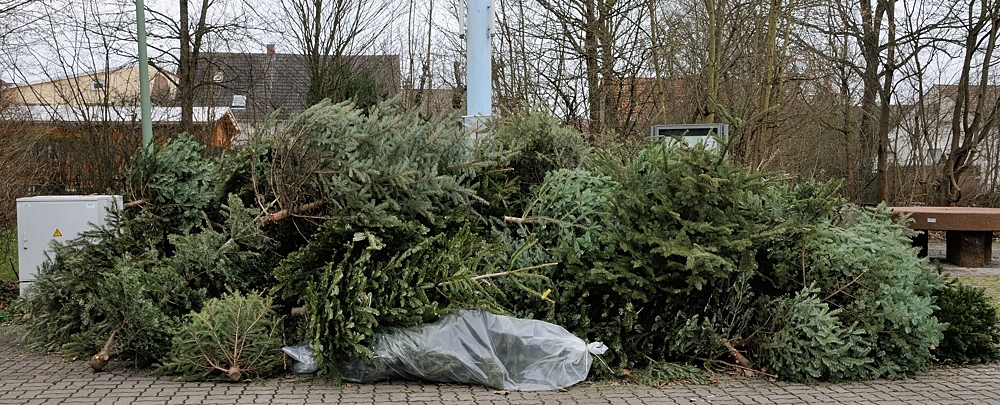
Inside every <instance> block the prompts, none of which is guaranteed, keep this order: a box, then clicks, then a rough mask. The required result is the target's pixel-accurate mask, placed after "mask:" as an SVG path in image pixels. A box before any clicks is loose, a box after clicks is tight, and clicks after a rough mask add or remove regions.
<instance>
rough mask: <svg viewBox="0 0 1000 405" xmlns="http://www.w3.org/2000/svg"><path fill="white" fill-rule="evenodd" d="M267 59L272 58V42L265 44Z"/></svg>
mask: <svg viewBox="0 0 1000 405" xmlns="http://www.w3.org/2000/svg"><path fill="white" fill-rule="evenodd" d="M267 60H274V44H267Z"/></svg>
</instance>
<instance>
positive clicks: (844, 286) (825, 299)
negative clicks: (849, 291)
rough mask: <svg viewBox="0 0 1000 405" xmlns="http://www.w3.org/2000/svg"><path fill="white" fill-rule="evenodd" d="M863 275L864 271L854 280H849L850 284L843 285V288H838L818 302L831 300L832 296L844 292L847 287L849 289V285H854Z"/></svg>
mask: <svg viewBox="0 0 1000 405" xmlns="http://www.w3.org/2000/svg"><path fill="white" fill-rule="evenodd" d="M863 275H865V272H864V271H862V272H861V274H858V276H857V277H855V278H854V280H851V282H850V283H847V284H844V285H843V286H841V287H840V288H838V289H837V291H834V292H833V293H832V294H830V295H827V296H826V298H823V301H820V302H826V301H827V300H829V299H830V298H833V296H834V295H837V294H839V293H840V292H841V291H844V289H846V288H847V287H850V286H851V284H854V283H856V282H857V281H858V279H860V278H861V276H863Z"/></svg>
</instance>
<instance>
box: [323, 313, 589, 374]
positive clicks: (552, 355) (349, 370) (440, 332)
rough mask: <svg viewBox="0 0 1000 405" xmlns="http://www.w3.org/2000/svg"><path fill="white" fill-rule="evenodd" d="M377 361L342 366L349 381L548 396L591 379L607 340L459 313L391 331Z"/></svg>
mask: <svg viewBox="0 0 1000 405" xmlns="http://www.w3.org/2000/svg"><path fill="white" fill-rule="evenodd" d="M372 350H373V352H374V357H373V359H372V361H371V362H367V361H365V360H362V359H353V360H348V361H346V362H344V363H342V364H341V370H340V371H341V378H342V379H343V380H346V381H352V382H360V383H369V382H375V381H383V380H393V379H407V380H422V381H434V382H445V383H464V384H481V385H485V386H489V387H493V388H498V389H505V390H521V391H545V390H555V389H560V388H565V387H569V386H571V385H574V384H576V383H578V382H580V381H583V380H584V379H586V378H587V373H589V372H590V366H591V362H592V355H593V354H603V353H604V351H605V350H607V347H606V346H604V345H603V344H602V343H600V342H595V343H591V344H589V345H588V344H587V343H585V342H584V341H583V340H582V339H580V338H578V337H576V336H574V335H573V334H572V333H569V332H568V331H566V329H565V328H563V327H561V326H558V325H554V324H551V323H548V322H543V321H538V320H531V319H519V318H513V317H509V316H503V315H495V314H491V313H488V312H485V311H459V312H458V313H453V314H449V315H446V316H444V317H442V318H441V319H440V320H438V321H437V322H434V323H429V324H424V325H418V326H414V327H410V328H390V329H387V330H386V331H384V333H382V334H380V335H379V336H378V337H377V338H376V340H375V342H374V344H373V346H372Z"/></svg>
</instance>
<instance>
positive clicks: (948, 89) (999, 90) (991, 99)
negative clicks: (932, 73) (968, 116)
mask: <svg viewBox="0 0 1000 405" xmlns="http://www.w3.org/2000/svg"><path fill="white" fill-rule="evenodd" d="M985 90H986V91H985V96H986V103H985V108H986V110H987V111H990V110H992V109H994V108H995V107H996V106H997V102H998V101H1000V86H986V88H985ZM934 91H936V92H937V93H938V94H940V95H941V96H943V97H947V98H949V99H951V100H953V101H955V100H958V85H956V84H937V85H934V87H932V88H931V89H930V90H929V91H928V93H933V92H934ZM978 99H979V86H974V85H970V86H969V103H970V104H975V103H976V101H977V100H978Z"/></svg>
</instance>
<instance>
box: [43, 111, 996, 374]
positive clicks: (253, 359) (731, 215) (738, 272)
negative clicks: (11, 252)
mask: <svg viewBox="0 0 1000 405" xmlns="http://www.w3.org/2000/svg"><path fill="white" fill-rule="evenodd" d="M255 133H256V135H255V137H254V139H252V140H251V141H250V142H249V143H248V144H246V145H245V146H244V147H242V148H240V149H238V150H236V151H233V152H229V153H224V154H222V155H220V156H214V157H206V156H204V151H203V149H202V147H201V146H200V145H199V144H198V143H197V142H196V141H195V140H193V139H192V138H191V137H188V136H179V137H177V138H176V139H172V140H169V141H166V142H164V143H162V144H160V145H155V146H152V147H149V148H148V149H144V150H142V151H140V152H139V153H138V154H137V155H136V156H135V158H134V159H133V160H132V162H131V163H130V165H129V167H128V168H127V170H126V172H125V174H124V183H125V190H124V192H123V194H124V196H125V200H126V201H128V203H127V204H125V207H123V208H122V209H121V210H120V211H115V212H111V213H109V215H110V220H109V225H108V226H105V227H103V228H99V229H94V230H92V231H89V232H87V233H85V234H84V235H82V236H81V237H80V238H77V239H75V240H73V241H71V242H69V243H67V244H65V245H58V246H54V247H53V249H54V254H53V256H52V257H51V260H49V261H48V262H47V263H46V264H45V265H44V266H43V267H42V268H41V269H39V275H38V279H37V282H35V283H34V285H33V286H31V287H30V290H29V294H28V296H27V298H26V300H25V301H26V308H27V310H28V314H29V316H30V317H31V321H30V322H28V323H27V327H26V329H25V330H26V337H27V339H28V340H29V341H30V342H31V343H32V345H33V346H34V347H36V348H38V349H41V350H47V351H59V352H62V353H63V354H65V355H67V356H86V357H87V358H91V359H92V360H91V364H92V366H93V367H94V368H95V369H102V368H104V367H105V366H106V365H107V362H108V361H109V360H111V359H113V358H114V357H116V356H117V357H119V358H122V359H127V360H128V361H129V362H130V364H143V365H149V366H153V367H155V368H156V369H157V370H159V371H160V372H163V373H167V374H174V375H179V376H181V377H182V378H187V379H202V378H227V379H230V380H234V381H237V380H242V379H246V378H254V377H265V376H270V375H273V374H276V373H280V372H283V370H284V369H285V368H286V363H287V362H286V361H285V360H284V357H283V356H284V355H283V353H282V352H281V348H282V346H289V345H299V344H302V343H307V344H309V346H310V347H312V348H313V355H314V357H315V360H316V362H317V364H318V367H319V370H320V371H321V372H326V373H331V374H334V375H337V374H338V373H340V372H341V371H342V370H341V369H342V366H343V365H344V364H347V363H349V362H351V361H357V360H359V359H360V360H362V361H368V360H370V359H371V357H372V350H373V347H374V344H375V342H376V339H377V337H379V336H380V335H381V334H382V333H384V332H385V331H387V330H394V329H391V328H401V327H408V326H415V325H421V324H426V323H428V322H433V321H436V320H438V319H439V318H441V317H442V316H444V315H446V314H451V313H456V312H458V311H460V310H465V309H475V310H482V311H488V312H492V313H496V314H503V315H511V316H515V317H519V318H531V319H538V320H544V321H548V322H551V323H554V324H556V325H560V326H563V327H565V328H566V329H567V330H568V331H569V332H571V333H573V334H575V335H576V336H578V337H579V338H581V339H582V340H584V341H587V342H592V341H603V342H604V343H606V344H607V345H608V347H609V348H610V350H609V351H608V352H607V353H605V354H604V355H603V362H602V364H604V365H606V366H602V367H594V368H593V369H592V370H591V376H592V377H596V378H601V377H612V378H622V377H623V376H626V375H632V374H635V373H636V372H637V371H638V370H653V369H655V368H656V367H658V366H660V365H662V364H668V363H686V364H697V365H699V366H708V367H709V368H711V367H713V366H728V367H736V368H741V369H745V370H752V371H758V372H763V373H767V374H769V375H775V376H777V377H779V378H782V379H789V380H813V379H864V378H876V377H898V376H904V375H908V374H912V373H913V372H915V371H917V370H920V369H921V368H922V367H925V366H926V365H927V364H928V363H929V362H930V361H932V360H935V359H937V360H950V361H955V362H968V361H987V360H991V359H996V358H997V357H998V352H997V346H996V344H997V342H998V341H1000V340H998V337H997V336H998V335H997V330H996V314H995V311H994V310H993V309H992V307H990V306H989V304H988V303H987V302H986V299H985V297H984V296H983V294H982V291H977V290H974V289H970V288H968V287H965V286H961V285H958V284H954V283H945V282H944V279H943V278H942V277H941V276H939V275H938V273H937V272H936V271H935V270H934V269H933V268H931V267H930V266H928V264H927V261H926V260H925V259H920V258H918V257H917V253H916V250H914V249H913V248H911V247H910V243H909V239H908V236H909V234H908V232H909V231H907V229H906V227H905V226H903V225H900V224H897V223H895V222H893V219H892V218H891V215H890V213H889V212H888V211H886V210H885V209H884V208H883V207H857V206H853V205H851V204H847V203H845V202H844V201H843V200H842V199H841V198H839V197H838V196H837V195H838V194H837V187H836V185H835V184H831V183H823V182H818V181H814V180H810V179H802V178H789V177H787V176H781V175H777V174H774V173H755V172H752V171H750V170H748V169H746V168H743V167H740V166H738V165H735V164H732V163H730V162H728V161H727V159H726V158H725V157H724V156H725V152H724V151H715V150H707V149H706V148H705V147H704V146H695V147H688V146H683V145H668V144H666V143H656V144H651V145H647V146H646V147H645V148H643V149H641V150H640V151H638V152H634V153H632V152H627V151H626V150H624V149H623V150H620V151H615V150H607V149H599V148H593V147H590V146H588V145H587V144H585V143H584V141H583V140H582V138H581V136H580V135H579V134H578V133H575V132H573V131H571V130H568V129H565V128H560V127H559V126H558V125H557V124H556V123H555V121H554V120H553V119H552V118H550V117H548V116H546V115H544V114H538V113H532V112H527V113H522V114H513V115H512V116H510V117H506V118H504V119H501V120H498V121H497V122H495V123H494V124H493V126H492V127H491V130H490V132H489V133H488V134H486V135H484V134H479V135H478V136H473V135H470V134H469V133H467V132H465V131H464V130H462V129H460V128H457V127H456V126H455V125H454V123H453V122H452V121H450V120H447V119H434V118H426V117H422V116H420V115H419V114H418V113H416V112H409V111H402V110H400V109H398V108H396V107H395V106H393V105H391V104H383V105H378V106H375V107H373V108H371V109H368V110H360V109H357V108H355V107H354V106H352V105H351V104H349V103H341V104H331V103H329V102H321V103H319V104H317V105H316V106H313V107H312V108H310V109H308V110H307V111H305V112H304V113H302V114H299V115H297V116H295V117H293V118H291V119H289V120H288V121H286V122H283V123H280V125H278V124H277V123H273V122H272V123H271V124H269V125H268V126H265V127H263V128H259V129H258V130H257V131H255ZM974 311H979V312H975V314H974V315H973V316H970V314H972V313H973V312H974ZM293 312H295V313H296V314H298V315H299V316H292V313H293ZM977 320H978V321H977ZM970 322H978V323H975V324H970ZM95 353H96V354H95Z"/></svg>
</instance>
